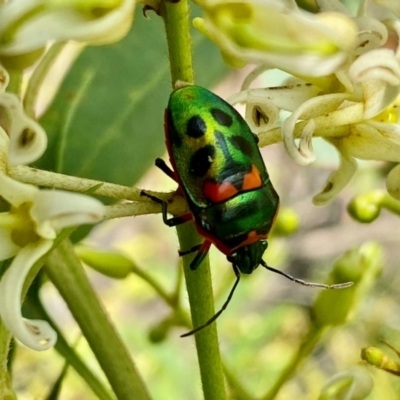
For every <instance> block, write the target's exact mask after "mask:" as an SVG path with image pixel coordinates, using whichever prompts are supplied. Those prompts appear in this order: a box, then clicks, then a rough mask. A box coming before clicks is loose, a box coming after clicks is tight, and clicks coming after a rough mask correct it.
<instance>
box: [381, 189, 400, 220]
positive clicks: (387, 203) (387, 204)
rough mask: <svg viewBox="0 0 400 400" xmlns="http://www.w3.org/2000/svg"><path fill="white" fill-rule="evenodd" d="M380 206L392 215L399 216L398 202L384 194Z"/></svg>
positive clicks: (399, 207)
mask: <svg viewBox="0 0 400 400" xmlns="http://www.w3.org/2000/svg"><path fill="white" fill-rule="evenodd" d="M381 206H382V207H384V208H386V209H387V210H389V211H391V212H392V213H394V214H397V215H400V201H399V200H396V199H394V198H393V197H392V196H390V195H388V194H387V193H385V195H384V196H383V198H382V202H381Z"/></svg>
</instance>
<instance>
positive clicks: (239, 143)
mask: <svg viewBox="0 0 400 400" xmlns="http://www.w3.org/2000/svg"><path fill="white" fill-rule="evenodd" d="M229 140H230V142H231V143H232V145H233V146H235V147H236V148H237V149H238V150H239V151H240V152H242V153H243V154H245V155H246V156H249V157H252V156H253V154H254V146H255V144H253V143H250V142H249V141H248V140H247V139H245V138H244V137H243V136H239V135H234V136H231V137H230V138H229Z"/></svg>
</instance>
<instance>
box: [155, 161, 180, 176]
mask: <svg viewBox="0 0 400 400" xmlns="http://www.w3.org/2000/svg"><path fill="white" fill-rule="evenodd" d="M155 164H156V167H158V168H160V169H161V171H162V172H164V174H165V175H168V176H169V177H170V178H171V179H173V180H174V181H175V182H178V178H177V176H176V173H175V172H174V171H173V170H172V169H171V168H170V167H168V165H167V164H165V161H164V160H162V159H161V158H156V162H155Z"/></svg>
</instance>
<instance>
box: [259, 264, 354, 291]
mask: <svg viewBox="0 0 400 400" xmlns="http://www.w3.org/2000/svg"><path fill="white" fill-rule="evenodd" d="M260 264H261V265H262V266H263V267H264V268H266V269H269V270H270V271H272V272H275V273H276V274H279V275H282V276H284V277H285V278H287V279H289V280H291V281H293V282H296V283H300V285H304V286H311V287H315V288H321V289H344V288H348V287H350V286H353V285H354V282H345V283H336V284H334V285H326V284H324V283H315V282H307V281H303V280H302V279H297V278H294V277H293V276H292V275H289V274H286V273H285V272H282V271H279V269H275V268H272V267H270V266H268V265H267V263H266V262H265V261H264V260H261V262H260Z"/></svg>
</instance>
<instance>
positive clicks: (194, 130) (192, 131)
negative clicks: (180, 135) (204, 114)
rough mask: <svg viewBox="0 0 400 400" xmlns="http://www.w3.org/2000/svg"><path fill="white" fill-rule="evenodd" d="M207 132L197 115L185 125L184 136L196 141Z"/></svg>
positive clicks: (204, 124)
mask: <svg viewBox="0 0 400 400" xmlns="http://www.w3.org/2000/svg"><path fill="white" fill-rule="evenodd" d="M206 132H207V125H206V123H205V122H204V120H203V118H201V117H200V116H198V115H194V116H193V117H192V118H190V119H189V121H188V122H187V125H186V135H187V136H190V137H192V138H195V139H198V138H200V137H202V136H203V135H205V133H206Z"/></svg>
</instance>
